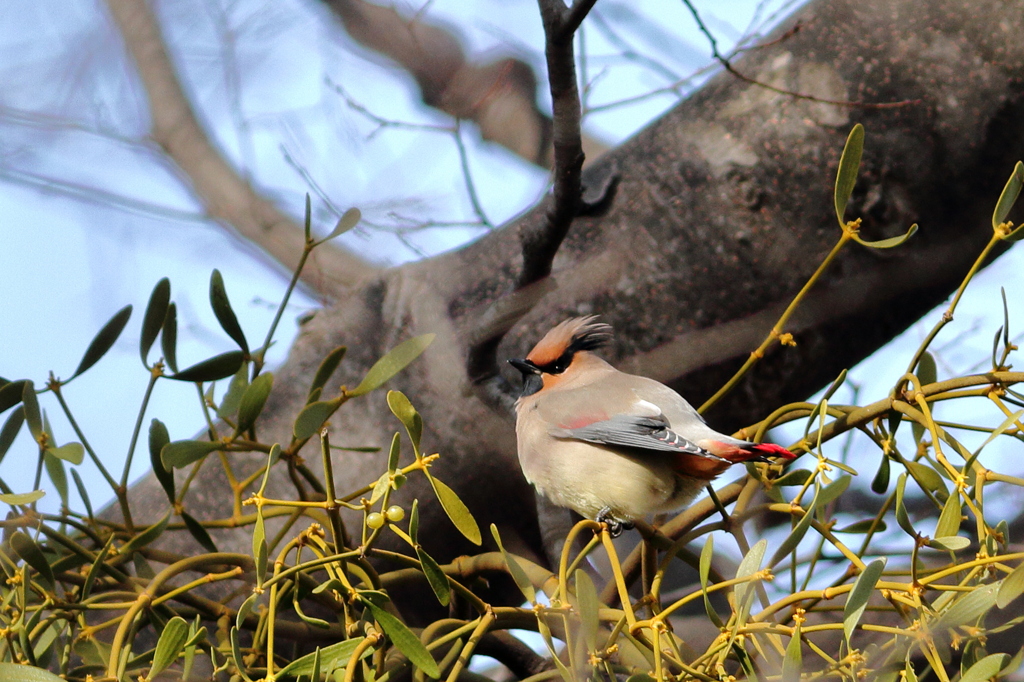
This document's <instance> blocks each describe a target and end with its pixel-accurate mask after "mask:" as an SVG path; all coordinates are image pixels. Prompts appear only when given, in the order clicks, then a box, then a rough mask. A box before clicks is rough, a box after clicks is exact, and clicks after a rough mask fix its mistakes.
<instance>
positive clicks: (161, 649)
mask: <svg viewBox="0 0 1024 682" xmlns="http://www.w3.org/2000/svg"><path fill="white" fill-rule="evenodd" d="M187 641H188V623H186V622H185V619H184V618H182V617H181V616H174V617H173V618H171V619H170V620H169V621H167V624H166V625H164V629H163V631H162V632H161V633H160V639H158V640H157V642H156V650H155V651H154V652H153V665H152V666H151V667H150V669H149V678H153V677H156V676H157V675H159V674H160V673H162V672H163V671H164V670H166V669H167V668H168V667H169V666H170V665H171V664H172V663H174V662H175V661H176V660H178V656H180V655H181V652H182V651H184V649H185V642H187Z"/></svg>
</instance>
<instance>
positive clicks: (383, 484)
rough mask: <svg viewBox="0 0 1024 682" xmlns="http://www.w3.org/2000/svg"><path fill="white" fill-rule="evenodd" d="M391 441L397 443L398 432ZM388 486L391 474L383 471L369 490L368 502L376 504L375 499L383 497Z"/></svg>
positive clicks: (389, 485)
mask: <svg viewBox="0 0 1024 682" xmlns="http://www.w3.org/2000/svg"><path fill="white" fill-rule="evenodd" d="M391 442H392V443H397V442H398V434H397V433H396V434H395V437H394V439H393V440H392V441H391ZM390 487H391V474H389V473H388V472H386V471H385V472H384V473H383V474H381V475H380V477H379V478H378V479H377V482H376V483H374V484H373V490H372V491H370V504H371V505H373V504H376V503H377V500H379V499H381V498H382V497H384V493H386V492H387V491H388V488H390Z"/></svg>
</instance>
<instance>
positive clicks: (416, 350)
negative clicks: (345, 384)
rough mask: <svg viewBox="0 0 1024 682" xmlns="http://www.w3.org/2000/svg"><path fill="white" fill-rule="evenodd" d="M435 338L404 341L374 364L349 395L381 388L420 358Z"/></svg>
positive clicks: (426, 335) (428, 337)
mask: <svg viewBox="0 0 1024 682" xmlns="http://www.w3.org/2000/svg"><path fill="white" fill-rule="evenodd" d="M434 336H435V334H424V335H423V336H417V337H414V338H411V339H409V340H408V341H404V342H402V343H400V344H398V345H397V346H395V347H394V348H392V349H391V352H389V353H388V354H387V355H385V356H384V357H382V358H381V359H380V360H378V361H377V362H376V363H374V365H373V367H371V368H370V371H369V372H367V373H366V376H365V377H363V380H362V381H361V382H359V385H358V386H356V387H355V389H353V390H351V391H349V392H348V394H349V395H350V396H357V395H362V394H364V393H369V392H370V391H372V390H374V389H375V388H378V387H380V386H381V385H382V384H384V383H385V382H386V381H387V380H388V379H390V378H391V377H393V376H395V375H396V374H398V373H399V372H401V371H402V370H403V369H405V368H406V367H407V366H408V365H409V363H411V362H412V361H413V360H415V359H416V358H418V357H419V356H420V354H421V353H423V351H424V350H426V349H427V346H429V345H430V344H431V342H432V341H433V340H434Z"/></svg>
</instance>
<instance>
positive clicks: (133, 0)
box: [107, 0, 376, 298]
mask: <svg viewBox="0 0 1024 682" xmlns="http://www.w3.org/2000/svg"><path fill="white" fill-rule="evenodd" d="M107 4H108V6H109V7H110V11H111V14H112V15H113V17H114V21H115V22H116V24H117V26H118V28H119V29H120V31H121V35H122V36H123V38H124V40H125V43H126V45H127V47H128V50H129V52H130V53H131V55H132V57H133V58H134V60H135V65H136V67H137V68H138V71H139V76H140V77H141V79H142V83H143V86H144V87H145V89H146V95H147V97H148V99H149V109H150V116H151V117H152V129H151V132H150V135H151V136H152V138H153V140H154V141H155V142H156V143H157V144H158V145H160V147H161V148H162V149H163V150H164V151H165V152H166V154H167V156H168V157H170V158H171V159H172V160H173V161H174V163H176V164H177V166H178V167H179V168H180V169H181V170H182V171H183V172H184V174H185V175H186V176H187V177H188V180H189V181H190V182H191V185H192V188H193V189H194V190H195V192H196V194H197V195H198V196H199V198H200V199H201V201H202V202H203V205H204V206H205V208H206V211H207V213H208V214H209V215H210V217H211V218H213V219H214V220H217V221H218V222H221V223H223V224H226V225H229V226H230V227H232V228H234V229H235V230H237V231H238V233H239V234H241V235H242V236H243V237H245V238H246V239H248V240H250V241H252V242H253V243H255V244H257V245H258V246H259V247H260V248H261V249H262V250H263V251H265V252H266V253H268V254H269V255H270V256H272V257H273V258H274V259H275V260H277V261H278V262H279V263H281V264H282V265H283V266H284V267H285V268H287V269H288V270H292V269H294V268H295V266H296V265H298V261H299V258H300V257H301V256H302V252H303V246H304V243H305V234H304V230H303V227H302V226H301V225H299V224H298V223H297V222H295V221H294V220H292V219H291V218H289V217H288V216H287V215H285V214H284V213H282V212H281V211H280V210H279V209H278V208H277V207H276V206H274V205H273V204H272V203H271V202H270V201H268V200H267V199H265V198H263V197H262V196H260V195H259V194H257V193H256V191H255V190H254V189H253V188H252V186H251V185H249V183H247V182H246V181H245V180H244V179H243V178H241V177H240V176H239V174H238V173H237V171H236V170H235V169H234V168H232V167H231V165H230V164H229V163H228V162H227V161H226V160H225V158H224V157H223V156H222V155H221V153H220V152H219V150H217V149H216V148H215V147H214V145H213V143H212V142H211V141H210V139H209V138H208V137H207V135H206V132H205V131H204V130H203V129H202V126H200V125H199V121H198V120H197V119H196V116H195V113H194V112H193V111H192V107H191V105H190V104H189V101H188V99H187V98H186V97H185V93H184V91H183V90H182V87H181V84H180V83H179V82H178V77H177V74H176V73H175V70H174V66H173V65H172V64H171V60H170V57H169V56H168V54H167V50H166V48H165V47H164V43H163V38H162V36H161V35H160V28H159V26H158V25H157V22H156V17H155V16H154V15H153V12H152V10H151V9H150V7H149V4H148V3H146V2H145V0H108V2H107ZM311 260H314V261H315V262H312V263H310V264H309V266H307V268H306V270H305V271H304V272H303V280H304V281H305V282H306V284H307V285H309V286H310V287H311V288H313V289H314V290H315V291H317V292H318V293H319V294H321V295H323V296H325V297H329V298H334V297H337V296H339V295H340V294H341V293H342V292H343V291H345V290H347V289H349V288H351V287H353V286H354V285H356V284H357V283H358V282H360V281H363V280H365V279H367V278H369V277H370V276H372V275H373V274H374V273H375V272H376V268H373V267H371V266H370V265H368V264H367V263H366V262H365V261H363V260H362V259H360V258H358V257H357V256H354V255H353V254H350V253H348V252H346V251H344V250H342V249H341V248H339V247H336V246H334V245H331V244H325V245H323V246H322V247H321V248H319V249H317V251H316V254H315V256H314V258H312V259H311Z"/></svg>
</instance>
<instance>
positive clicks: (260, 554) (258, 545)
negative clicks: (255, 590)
mask: <svg viewBox="0 0 1024 682" xmlns="http://www.w3.org/2000/svg"><path fill="white" fill-rule="evenodd" d="M252 556H253V559H255V560H256V586H257V587H262V586H263V582H264V580H266V577H267V561H268V560H269V557H270V548H269V547H268V546H267V528H266V524H265V523H264V521H263V507H256V524H255V526H253V531H252Z"/></svg>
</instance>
